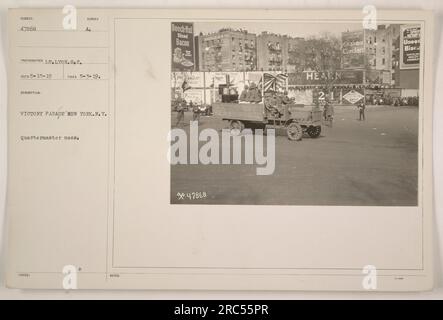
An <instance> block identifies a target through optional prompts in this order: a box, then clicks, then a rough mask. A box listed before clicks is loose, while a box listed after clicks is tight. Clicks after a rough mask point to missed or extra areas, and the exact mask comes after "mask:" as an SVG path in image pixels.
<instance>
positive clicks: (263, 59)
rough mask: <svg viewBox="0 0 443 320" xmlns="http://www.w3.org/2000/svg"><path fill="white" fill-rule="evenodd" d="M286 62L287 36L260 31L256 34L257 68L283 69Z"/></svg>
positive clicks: (265, 69) (262, 69) (264, 69)
mask: <svg viewBox="0 0 443 320" xmlns="http://www.w3.org/2000/svg"><path fill="white" fill-rule="evenodd" d="M287 62H288V36H286V35H279V34H274V33H268V32H262V33H261V34H259V35H258V36H257V69H258V70H261V71H285V70H286V66H287Z"/></svg>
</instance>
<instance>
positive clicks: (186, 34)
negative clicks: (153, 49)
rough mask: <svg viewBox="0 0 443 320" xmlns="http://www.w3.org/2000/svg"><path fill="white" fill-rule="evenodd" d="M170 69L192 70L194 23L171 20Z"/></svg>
mask: <svg viewBox="0 0 443 320" xmlns="http://www.w3.org/2000/svg"><path fill="white" fill-rule="evenodd" d="M171 45H172V47H171V48H172V51H171V52H172V71H193V70H194V69H195V67H194V61H195V60H194V24H193V23H190V22H172V24H171Z"/></svg>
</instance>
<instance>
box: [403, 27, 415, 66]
mask: <svg viewBox="0 0 443 320" xmlns="http://www.w3.org/2000/svg"><path fill="white" fill-rule="evenodd" d="M419 67H420V26H419V25H402V26H401V27H400V69H418V68H419Z"/></svg>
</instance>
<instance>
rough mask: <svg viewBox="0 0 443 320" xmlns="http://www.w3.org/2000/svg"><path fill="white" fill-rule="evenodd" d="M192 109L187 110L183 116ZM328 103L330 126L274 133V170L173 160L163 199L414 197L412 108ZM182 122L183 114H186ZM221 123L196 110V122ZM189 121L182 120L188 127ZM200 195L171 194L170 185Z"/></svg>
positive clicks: (390, 201) (304, 201)
mask: <svg viewBox="0 0 443 320" xmlns="http://www.w3.org/2000/svg"><path fill="white" fill-rule="evenodd" d="M191 116H192V113H190V112H187V113H186V117H185V120H186V121H189V119H190V118H191ZM175 117H176V113H175V112H174V113H173V114H172V122H173V123H175ZM357 118H358V111H357V110H356V108H355V107H336V108H335V120H334V125H333V127H332V128H331V127H327V126H323V132H322V135H321V136H320V137H319V138H317V139H312V138H309V137H304V138H303V140H302V141H297V142H295V141H290V140H288V139H287V138H286V136H277V137H276V156H275V157H276V158H275V166H276V167H275V172H274V174H273V175H270V176H257V175H256V166H254V165H229V166H227V165H201V164H200V165H174V166H172V167H171V202H172V203H195V204H260V205H271V204H272V205H357V206H358V205H362V206H364V205H372V206H414V205H417V176H418V153H417V150H418V149H417V148H418V108H417V107H391V106H389V107H387V106H368V107H367V109H366V121H358V120H357ZM187 123H189V122H187ZM226 126H227V124H226V123H224V122H222V121H220V120H217V119H215V118H213V117H202V118H201V121H200V128H201V129H202V128H209V127H210V128H215V129H221V128H224V127H226ZM188 128H189V126H185V128H184V129H185V130H188ZM203 191H204V192H206V194H207V198H205V199H196V200H189V199H185V200H178V198H177V193H179V192H181V193H187V192H203Z"/></svg>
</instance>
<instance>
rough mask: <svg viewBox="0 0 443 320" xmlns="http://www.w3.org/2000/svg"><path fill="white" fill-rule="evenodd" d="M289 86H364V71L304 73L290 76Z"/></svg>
mask: <svg viewBox="0 0 443 320" xmlns="http://www.w3.org/2000/svg"><path fill="white" fill-rule="evenodd" d="M288 76H289V78H288V84H289V85H326V84H332V85H338V84H341V85H345V84H362V83H363V70H339V71H335V72H321V71H303V72H298V73H289V74H288Z"/></svg>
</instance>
